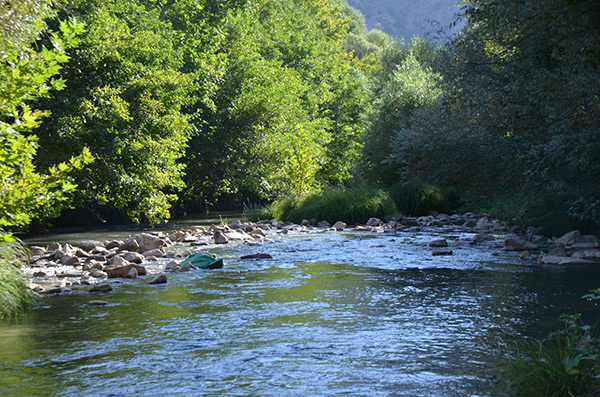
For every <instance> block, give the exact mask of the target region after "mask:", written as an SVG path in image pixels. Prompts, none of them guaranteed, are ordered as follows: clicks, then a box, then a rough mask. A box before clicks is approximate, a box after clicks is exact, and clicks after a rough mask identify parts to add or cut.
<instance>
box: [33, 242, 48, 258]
mask: <svg viewBox="0 0 600 397" xmlns="http://www.w3.org/2000/svg"><path fill="white" fill-rule="evenodd" d="M45 253H46V249H45V248H43V247H38V246H35V245H34V246H33V247H29V254H30V255H31V256H42V255H44V254H45Z"/></svg>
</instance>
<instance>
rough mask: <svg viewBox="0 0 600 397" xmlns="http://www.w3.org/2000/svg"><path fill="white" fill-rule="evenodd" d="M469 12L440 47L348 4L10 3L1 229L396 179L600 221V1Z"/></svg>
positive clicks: (395, 186)
mask: <svg viewBox="0 0 600 397" xmlns="http://www.w3.org/2000/svg"><path fill="white" fill-rule="evenodd" d="M462 13H463V17H462V18H463V19H464V21H465V26H464V28H463V30H462V31H461V32H460V33H459V34H458V35H457V36H456V37H455V38H454V39H453V40H452V41H449V42H447V43H445V44H443V45H440V44H436V43H434V42H431V41H428V40H427V39H425V38H422V37H415V38H413V39H412V40H410V41H402V40H401V41H398V40H395V39H392V38H391V37H390V36H388V35H387V34H385V33H383V32H381V31H379V30H368V29H367V28H366V22H365V17H364V16H363V15H362V14H361V13H360V12H359V11H357V10H356V9H354V8H352V7H350V6H348V5H347V4H344V3H342V2H339V1H334V0H304V1H300V0H278V1H275V0H252V1H248V0H228V1H213V0H163V1H159V2H157V1H150V0H121V1H97V0H65V1H62V2H58V3H55V2H50V1H48V0H20V1H17V0H10V1H7V2H2V4H1V5H0V26H1V27H2V29H1V30H0V55H1V57H2V61H1V63H0V68H1V69H2V70H1V72H0V76H2V77H1V80H0V106H1V109H2V113H1V115H0V158H1V162H0V178H1V180H2V185H1V186H0V228H3V229H5V230H7V231H11V232H23V231H26V230H28V229H29V228H31V227H32V226H36V225H40V224H42V225H43V224H47V223H49V222H53V220H55V219H56V218H57V217H58V216H60V214H61V212H62V213H63V214H64V213H65V212H64V211H69V210H70V211H72V210H73V209H78V211H79V212H78V216H77V218H78V219H86V220H96V221H98V222H102V221H107V220H108V221H109V222H114V221H123V220H132V221H136V222H146V221H148V222H154V223H157V222H162V221H164V220H166V219H168V218H169V217H170V216H171V215H172V214H174V213H178V212H179V213H181V212H183V211H186V210H187V211H198V210H206V209H210V208H211V207H213V206H215V205H225V204H227V205H234V206H238V207H240V206H241V205H242V203H244V202H252V203H266V202H269V201H272V200H276V199H278V198H281V197H289V196H290V195H291V196H295V197H305V196H307V195H315V194H319V193H321V192H327V191H329V190H330V189H338V190H344V189H351V188H363V187H377V188H382V189H384V190H385V191H387V192H389V194H390V196H391V197H392V198H393V199H394V201H395V202H396V205H397V207H398V209H399V210H400V211H404V212H422V211H427V210H429V209H443V210H446V211H449V210H477V211H486V212H489V213H492V214H495V215H498V216H501V217H503V218H504V219H507V220H511V221H515V222H522V223H527V224H532V225H536V226H542V227H543V228H544V229H543V231H544V232H545V233H548V234H559V233H561V232H563V231H565V230H570V229H574V228H580V229H582V230H586V231H591V232H594V233H598V231H599V229H598V228H599V225H600V185H599V184H598V175H599V171H600V170H599V167H600V165H599V164H600V161H599V159H600V136H599V135H600V134H599V125H598V122H597V120H599V119H600V117H599V116H600V114H599V113H600V98H599V93H600V79H599V78H598V70H599V66H600V65H599V60H600V32H599V29H600V25H598V24H597V21H598V20H600V4H598V3H597V2H596V1H594V0H573V1H569V2H564V1H561V0H550V1H539V0H534V1H516V2H515V1H506V0H487V1H483V0H481V1H479V0H469V1H466V2H464V5H463V8H462ZM71 214H72V213H71ZM82 214H83V215H82ZM71 218H73V217H72V216H71Z"/></svg>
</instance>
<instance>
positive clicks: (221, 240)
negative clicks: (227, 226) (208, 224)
mask: <svg viewBox="0 0 600 397" xmlns="http://www.w3.org/2000/svg"><path fill="white" fill-rule="evenodd" d="M214 240H215V244H227V243H228V242H229V239H228V238H227V237H226V236H225V235H224V234H223V233H222V232H220V231H216V232H215V234H214Z"/></svg>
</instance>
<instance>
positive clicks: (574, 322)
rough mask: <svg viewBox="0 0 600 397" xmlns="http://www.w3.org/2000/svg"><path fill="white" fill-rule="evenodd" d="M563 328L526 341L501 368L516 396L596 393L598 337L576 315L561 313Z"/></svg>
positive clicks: (599, 392) (599, 361)
mask: <svg viewBox="0 0 600 397" xmlns="http://www.w3.org/2000/svg"><path fill="white" fill-rule="evenodd" d="M563 321H564V322H565V329H564V330H561V331H557V332H553V333H551V334H550V335H549V336H548V337H546V338H544V339H543V340H526V341H520V342H517V343H516V344H515V348H514V350H513V352H512V353H511V355H510V358H509V359H508V360H507V362H506V364H505V365H503V366H502V367H501V372H502V374H503V376H504V378H505V379H506V380H507V381H508V392H509V394H510V395H517V396H600V339H598V338H597V337H596V336H595V330H594V328H593V327H590V326H588V325H584V324H583V323H581V320H580V318H579V316H578V315H572V316H570V315H563Z"/></svg>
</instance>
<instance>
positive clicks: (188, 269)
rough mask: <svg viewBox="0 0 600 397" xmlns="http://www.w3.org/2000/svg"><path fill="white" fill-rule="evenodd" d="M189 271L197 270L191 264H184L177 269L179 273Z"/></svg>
mask: <svg viewBox="0 0 600 397" xmlns="http://www.w3.org/2000/svg"><path fill="white" fill-rule="evenodd" d="M190 270H198V268H197V267H196V266H194V265H192V264H191V263H186V264H185V265H183V266H182V267H181V268H180V269H179V271H180V272H189V271H190Z"/></svg>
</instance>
